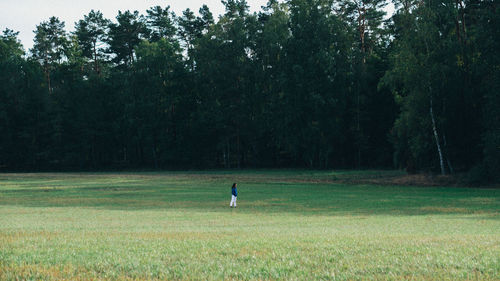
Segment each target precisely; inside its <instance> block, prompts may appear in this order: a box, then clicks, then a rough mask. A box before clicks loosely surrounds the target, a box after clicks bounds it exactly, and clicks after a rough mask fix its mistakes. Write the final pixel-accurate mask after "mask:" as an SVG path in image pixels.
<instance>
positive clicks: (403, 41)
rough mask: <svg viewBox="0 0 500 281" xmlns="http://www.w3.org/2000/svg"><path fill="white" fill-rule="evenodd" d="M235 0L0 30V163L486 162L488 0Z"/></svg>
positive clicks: (410, 165)
mask: <svg viewBox="0 0 500 281" xmlns="http://www.w3.org/2000/svg"><path fill="white" fill-rule="evenodd" d="M393 1H394V2H393V4H394V5H395V7H396V11H395V13H394V14H393V15H392V16H389V15H386V14H385V10H384V7H385V6H386V5H387V4H388V2H387V1H384V0H376V1H365V0H359V1H355V0H288V1H276V0H270V1H269V2H268V3H267V5H266V6H264V7H262V10H261V11H260V12H258V13H250V12H249V7H248V4H247V2H246V1H245V0H227V1H222V3H223V4H224V5H225V8H226V10H225V13H224V14H222V15H220V16H219V17H218V19H214V16H213V14H212V13H211V12H210V9H209V7H208V6H206V5H203V6H202V7H201V8H200V9H199V11H198V13H196V12H194V11H192V10H190V9H187V10H185V11H184V12H183V13H182V15H179V16H177V15H176V14H175V13H173V12H172V11H171V10H170V7H169V6H166V7H161V6H156V7H151V8H150V9H148V10H147V14H146V15H141V14H139V12H137V11H120V12H119V13H118V15H117V16H116V18H115V20H109V19H106V18H104V16H103V15H102V13H101V12H99V11H94V10H92V11H90V13H89V14H88V15H85V16H84V18H83V19H81V20H79V21H78V22H76V23H75V29H74V32H72V33H68V32H67V31H66V30H65V23H64V22H62V21H60V20H59V19H58V18H57V17H55V16H54V17H51V18H49V19H48V20H47V21H43V22H42V23H40V24H39V25H38V26H37V27H36V29H35V31H34V33H35V39H34V46H33V49H31V50H29V52H27V53H26V52H25V50H24V49H23V47H22V45H21V44H20V42H19V40H18V39H17V33H16V32H14V31H12V30H10V29H6V30H5V31H4V32H3V35H1V36H0V69H1V71H0V129H1V130H2V132H3V134H2V137H1V138H0V169H4V170H43V169H121V168H170V169H177V168H217V167H224V168H242V167H309V168H320V169H328V168H374V167H376V168H389V167H396V168H401V169H407V170H408V171H409V172H416V171H428V172H435V173H441V174H449V173H457V172H460V173H461V172H470V174H471V176H472V177H476V178H480V179H495V178H498V175H500V112H499V108H500V98H499V94H498V93H499V90H500V73H499V69H500V56H499V55H498V53H497V51H498V50H499V49H500V46H499V43H498V40H497V39H498V37H499V36H500V35H499V34H498V32H499V31H498V27H499V26H500V7H499V5H498V3H497V2H496V1H492V0H481V1H479V0H453V1H452V0H440V1H429V0H411V1H407V0H393Z"/></svg>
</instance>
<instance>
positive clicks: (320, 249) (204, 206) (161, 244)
mask: <svg viewBox="0 0 500 281" xmlns="http://www.w3.org/2000/svg"><path fill="white" fill-rule="evenodd" d="M401 175H402V173H401V172H398V171H305V170H262V171H259V170H256V171H207V172H141V173H34V174H0V280H500V189H498V188H497V189H495V188H466V187H456V186H455V187H444V186H401V185H394V184H380V183H377V181H376V179H378V178H383V177H393V176H394V177H398V176H401ZM360 179H361V180H360ZM374 179H375V181H374ZM233 182H237V183H238V207H237V208H234V209H233V208H229V201H230V187H231V184H232V183H233Z"/></svg>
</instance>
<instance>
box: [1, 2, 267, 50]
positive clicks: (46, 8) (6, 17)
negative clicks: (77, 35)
mask: <svg viewBox="0 0 500 281" xmlns="http://www.w3.org/2000/svg"><path fill="white" fill-rule="evenodd" d="M247 3H248V5H249V6H250V11H251V12H254V11H260V8H261V6H265V5H266V3H267V0H247ZM203 4H206V5H207V6H208V7H209V8H210V10H211V11H212V13H213V14H214V17H216V18H217V16H218V15H220V14H222V13H224V6H223V5H222V3H221V2H220V0H79V1H77V0H0V31H4V30H5V28H9V29H12V30H14V31H18V32H19V36H18V37H19V39H20V40H21V43H22V44H23V46H24V49H25V50H26V51H28V50H29V49H30V48H31V47H32V46H33V37H34V34H33V30H35V28H36V25H38V24H40V23H41V22H42V21H46V20H48V19H49V18H50V17H51V16H56V17H58V18H59V19H60V20H61V21H64V22H65V24H66V30H67V31H73V30H74V26H75V22H77V21H78V20H80V19H83V16H84V15H87V14H88V13H89V12H90V10H92V9H94V10H96V11H97V10H99V11H101V12H102V13H103V15H104V17H106V18H108V19H111V20H114V19H115V17H116V15H117V14H118V11H119V10H120V11H126V10H131V11H134V10H137V11H139V13H141V14H146V10H147V9H148V8H150V7H152V6H158V5H159V6H162V7H165V6H167V5H170V7H171V10H172V11H174V12H175V13H176V14H177V15H181V14H182V11H184V10H185V9H187V8H190V9H191V10H193V11H195V12H198V9H199V8H200V7H201V6H202V5H203Z"/></svg>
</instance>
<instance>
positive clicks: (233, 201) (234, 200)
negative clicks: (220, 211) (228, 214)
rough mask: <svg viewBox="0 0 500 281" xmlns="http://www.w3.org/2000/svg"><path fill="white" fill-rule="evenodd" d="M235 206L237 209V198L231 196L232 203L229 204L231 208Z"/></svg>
mask: <svg viewBox="0 0 500 281" xmlns="http://www.w3.org/2000/svg"><path fill="white" fill-rule="evenodd" d="M233 204H234V206H235V207H236V196H234V195H231V203H229V207H232V206H233Z"/></svg>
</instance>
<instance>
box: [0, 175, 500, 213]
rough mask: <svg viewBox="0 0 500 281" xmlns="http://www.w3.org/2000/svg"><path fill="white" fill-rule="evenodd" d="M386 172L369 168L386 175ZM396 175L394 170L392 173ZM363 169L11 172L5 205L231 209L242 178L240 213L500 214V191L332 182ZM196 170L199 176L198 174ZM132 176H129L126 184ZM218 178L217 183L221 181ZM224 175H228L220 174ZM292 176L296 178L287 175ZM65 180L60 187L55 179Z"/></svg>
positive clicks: (0, 199)
mask: <svg viewBox="0 0 500 281" xmlns="http://www.w3.org/2000/svg"><path fill="white" fill-rule="evenodd" d="M380 173H381V172H380V171H376V172H371V173H368V172H367V173H366V175H365V176H366V177H371V176H374V175H375V176H377V177H378V176H379V175H380ZM392 173H393V172H392ZM360 174H361V175H362V176H363V173H361V172H360V173H354V172H353V173H347V172H346V173H342V174H339V173H337V174H335V173H331V172H316V173H313V172H309V171H307V172H303V173H296V174H293V173H291V172H284V173H278V172H276V171H272V172H268V173H266V172H256V171H250V172H247V173H245V172H240V173H238V174H236V176H235V174H231V175H230V176H228V175H225V174H223V173H208V172H204V173H194V174H192V173H184V174H182V173H173V174H170V173H165V174H156V173H154V174H149V173H144V174H122V173H118V174H104V175H101V174H99V175H98V176H95V175H94V174H90V175H84V176H81V177H76V176H75V175H73V174H70V175H67V174H51V175H47V174H44V175H43V176H40V177H39V178H37V177H36V174H35V175H30V176H29V177H28V178H26V177H24V175H22V176H19V175H18V176H17V177H16V176H15V175H9V176H8V177H6V176H4V177H3V178H5V179H6V180H5V181H3V182H1V183H0V184H5V186H6V188H3V186H2V185H0V205H4V206H11V205H18V206H26V207H90V208H105V209H114V210H117V209H119V210H144V209H176V210H186V211H188V210H192V211H201V212H210V211H224V210H226V209H228V208H229V207H228V205H229V200H230V183H231V182H232V181H233V180H235V181H237V182H238V183H239V198H238V202H239V206H240V208H238V210H237V211H238V212H244V213H283V212H293V213H301V214H304V215H430V214H455V215H456V214H464V215H467V214H476V215H477V214H486V216H488V218H489V219H491V218H490V216H493V218H494V219H500V218H499V216H498V215H499V211H500V190H495V189H471V188H456V187H410V186H395V185H377V184H342V183H329V182H324V181H322V179H324V178H325V177H330V176H337V177H338V176H342V177H344V176H345V177H347V178H348V177H349V175H351V176H352V177H356V178H358V177H360ZM193 175H194V176H193ZM124 177H126V178H127V181H123V180H121V179H123V178H124ZM214 177H215V178H216V180H214ZM217 177H220V178H217ZM287 177H288V178H287ZM54 180H58V181H59V182H58V185H57V186H51V185H50V183H51V182H53V181H54Z"/></svg>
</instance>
